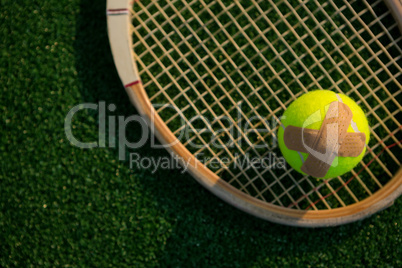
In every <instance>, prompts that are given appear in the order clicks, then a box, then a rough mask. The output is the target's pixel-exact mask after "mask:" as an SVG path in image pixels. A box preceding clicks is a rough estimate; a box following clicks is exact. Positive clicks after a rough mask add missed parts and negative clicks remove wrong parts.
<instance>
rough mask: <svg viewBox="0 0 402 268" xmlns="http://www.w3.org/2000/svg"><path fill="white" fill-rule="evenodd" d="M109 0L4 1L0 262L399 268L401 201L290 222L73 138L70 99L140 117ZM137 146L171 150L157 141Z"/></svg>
mask: <svg viewBox="0 0 402 268" xmlns="http://www.w3.org/2000/svg"><path fill="white" fill-rule="evenodd" d="M104 2H105V1H84V0H81V1H78V0H71V1H65V0H64V1H55V0H49V1H36V0H34V1H29V2H23V1H12V0H1V1H0V3H1V8H0V32H1V34H0V36H1V42H0V57H1V61H0V85H1V88H2V93H1V98H0V100H1V101H0V109H1V120H0V124H1V129H2V130H1V135H0V141H1V142H0V146H1V147H0V148H1V149H0V150H1V154H0V265H1V266H3V267H12V266H28V267H36V266H39V265H45V266H65V267H76V266H135V267H142V266H168V267H177V266H181V267H191V266H227V267H243V266H246V267H259V266H267V267H271V266H312V267H326V266H340V267H350V266H389V267H400V266H401V265H402V261H401V255H402V243H401V242H402V241H401V235H400V232H401V225H402V200H401V199H398V200H397V201H396V202H395V204H394V205H393V206H392V207H390V208H388V209H386V210H384V211H382V212H380V213H378V214H376V215H374V216H372V217H370V218H368V219H365V220H362V221H359V222H356V223H352V224H348V225H344V226H340V227H334V228H322V229H303V228H293V227H287V226H281V225H277V224H273V223H270V222H266V221H262V220H259V219H257V218H254V217H252V216H249V215H247V214H245V213H243V212H241V211H238V210H236V209H235V208H233V207H231V206H229V205H227V204H225V203H224V202H222V201H221V200H220V199H218V198H216V197H215V196H213V195H212V194H211V193H209V192H208V191H206V190H205V189H203V188H202V187H201V186H200V185H199V184H198V183H196V182H195V180H194V179H193V178H191V177H190V176H189V175H188V174H182V173H181V170H173V171H170V172H166V171H164V170H159V171H157V172H156V173H154V174H153V173H152V172H151V171H149V170H142V169H137V168H134V169H132V170H130V168H129V165H128V162H121V161H119V160H118V150H117V149H108V148H96V149H88V150H83V149H79V148H76V147H74V146H72V145H71V144H70V143H69V142H68V141H67V139H66V136H65V133H64V118H65V116H66V115H67V112H68V111H69V110H70V109H71V108H72V107H74V106H75V105H77V104H79V103H84V102H91V103H97V102H98V101H106V103H107V104H110V103H114V104H116V106H117V110H116V111H115V114H116V115H124V116H129V115H131V114H136V111H135V109H134V108H133V107H132V106H131V104H130V103H129V100H128V98H127V96H126V93H125V92H124V90H123V89H122V86H121V82H120V80H119V78H118V75H117V73H116V71H115V67H114V64H113V59H112V56H111V53H110V48H109V45H108V39H107V34H106V22H105V3H104ZM97 122H98V118H97V113H96V112H95V111H87V112H81V113H79V114H77V116H76V117H75V120H74V126H75V129H74V135H75V136H77V137H78V138H79V139H82V140H86V141H93V140H96V139H97V137H98V125H97ZM140 134H141V133H138V132H136V131H130V133H129V138H130V139H132V140H136V139H138V138H139V137H140ZM134 152H136V153H138V154H140V155H141V156H143V157H158V156H167V153H166V151H165V150H164V149H151V148H150V143H147V144H146V145H145V146H144V147H143V148H141V149H138V150H135V151H134Z"/></svg>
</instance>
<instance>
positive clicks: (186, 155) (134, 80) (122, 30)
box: [107, 0, 402, 227]
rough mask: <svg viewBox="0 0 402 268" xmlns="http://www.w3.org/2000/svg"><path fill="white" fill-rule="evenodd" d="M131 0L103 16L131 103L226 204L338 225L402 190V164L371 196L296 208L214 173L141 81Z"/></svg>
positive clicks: (398, 10)
mask: <svg viewBox="0 0 402 268" xmlns="http://www.w3.org/2000/svg"><path fill="white" fill-rule="evenodd" d="M385 2H386V3H387V5H388V6H389V7H390V9H391V10H392V12H393V15H394V17H395V18H396V19H397V21H398V25H399V26H400V29H401V27H402V4H401V2H400V1H398V0H394V1H393V0H386V1H385ZM131 6H132V1H130V0H108V1H107V20H108V32H109V40H110V46H111V50H112V54H113V58H114V62H115V65H116V68H117V70H118V73H119V76H120V78H121V80H122V82H123V84H124V86H125V89H126V91H127V93H128V95H129V97H130V100H131V102H132V103H133V104H134V106H135V107H136V108H137V110H138V112H139V113H140V114H141V115H142V116H143V118H144V119H145V120H146V121H147V122H148V123H149V124H150V126H151V130H152V132H153V134H154V135H155V136H156V137H157V138H158V139H159V141H160V142H161V143H162V144H164V145H169V146H168V147H167V149H168V151H170V152H171V153H173V154H175V155H176V156H178V158H179V159H183V160H184V161H185V162H186V165H188V172H189V173H190V174H191V175H192V176H193V177H194V178H195V179H196V180H197V181H198V182H199V183H200V184H202V185H203V186H204V187H205V188H207V189H208V190H210V191H211V192H212V193H214V194H215V195H216V196H218V197H220V198H221V199H223V200H224V201H226V202H228V203H229V204H231V205H233V206H235V207H237V208H238V209H240V210H243V211H245V212H247V213H250V214H252V215H255V216H257V217H259V218H262V219H265V220H269V221H272V222H276V223H280V224H285V225H291V226H302V227H324V226H336V225H341V224H345V223H349V222H353V221H356V220H360V219H363V218H365V217H368V216H370V215H372V214H374V213H376V212H378V211H381V210H382V209H385V208H387V207H389V206H390V205H392V204H393V202H394V200H395V199H396V198H398V197H399V196H400V195H401V193H402V168H400V169H399V170H398V172H397V173H396V174H395V175H394V177H393V178H392V179H391V180H390V181H389V182H388V183H387V184H386V185H384V187H383V188H381V189H380V190H378V191H377V192H376V193H374V194H373V195H371V196H370V197H368V198H366V199H364V200H362V201H360V202H358V203H355V204H352V205H349V206H346V207H341V208H334V209H329V210H318V211H313V210H307V211H302V210H295V209H290V208H285V207H280V206H276V205H273V204H270V203H266V202H263V201H261V200H258V199H256V198H254V197H251V196H249V195H247V194H245V193H243V192H241V191H240V190H238V189H236V188H234V187H233V186H231V185H230V184H228V183H227V182H225V181H224V180H222V179H220V178H219V176H218V175H216V174H215V173H213V172H212V171H211V170H210V169H208V168H207V167H206V166H205V165H204V164H202V163H201V162H200V161H199V160H197V158H196V157H195V156H194V155H193V154H192V153H191V152H190V151H189V150H188V149H187V148H186V147H185V146H184V145H183V144H182V143H181V142H180V141H178V139H177V138H176V136H175V135H174V134H173V133H172V131H171V130H170V129H169V128H168V127H167V125H166V124H165V122H164V121H163V120H162V118H161V117H160V116H159V115H158V114H157V113H156V111H155V109H154V107H153V106H152V104H151V102H150V100H149V97H148V95H147V93H146V91H145V89H144V87H143V85H142V83H141V80H140V77H139V74H138V69H137V66H136V63H135V61H134V57H133V53H134V52H133V50H132V36H131V30H130V27H132V26H131V21H130V14H129V10H130V8H131Z"/></svg>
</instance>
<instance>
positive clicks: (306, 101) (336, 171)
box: [278, 90, 370, 179]
mask: <svg viewBox="0 0 402 268" xmlns="http://www.w3.org/2000/svg"><path fill="white" fill-rule="evenodd" d="M334 101H339V102H343V103H344V104H346V105H347V106H348V107H349V108H350V110H351V111H352V113H353V118H352V122H351V124H350V125H349V127H348V130H347V132H355V131H354V129H353V127H352V124H355V129H357V130H358V132H362V133H364V134H365V136H366V141H365V142H366V144H368V142H369V138H370V132H369V126H368V122H367V118H366V116H365V114H364V112H363V111H362V109H361V108H360V107H359V106H358V105H357V104H356V103H355V102H354V101H353V100H352V99H351V98H349V97H348V96H346V95H343V94H337V93H335V92H333V91H329V90H316V91H311V92H309V93H306V94H304V95H302V96H301V97H299V98H298V99H296V100H295V101H294V102H293V103H291V105H290V106H289V108H288V109H287V110H286V111H285V113H284V114H283V116H282V118H281V126H280V127H279V131H278V143H279V148H280V150H281V152H282V154H283V156H284V158H285V159H286V161H287V162H288V163H289V165H290V166H291V167H292V168H294V169H295V170H297V171H298V172H300V173H302V174H304V175H305V173H303V172H302V171H301V166H302V164H303V162H304V161H305V160H306V159H307V156H308V154H307V153H303V152H297V151H294V150H290V149H288V148H287V147H286V145H285V142H284V139H283V135H284V132H285V128H286V127H287V126H295V127H303V124H304V122H306V120H307V119H308V118H310V119H311V117H312V116H317V118H316V119H315V120H310V121H312V122H314V123H312V124H309V125H308V126H305V125H304V127H305V128H309V129H316V130H318V129H320V127H321V124H322V121H323V120H324V119H325V115H326V112H327V111H328V108H329V104H330V103H332V102H334ZM317 111H319V113H318V112H317ZM356 127H357V128H356ZM365 152H366V146H364V148H363V150H362V152H361V153H360V155H359V156H357V157H340V156H339V157H338V156H337V157H336V158H335V160H334V161H333V162H332V164H331V167H330V168H329V170H328V172H327V173H326V175H325V176H324V177H322V178H323V179H328V178H333V177H336V176H341V175H343V174H345V173H346V172H348V171H350V170H351V169H352V168H353V167H355V166H356V165H357V164H358V163H359V162H360V160H361V159H362V158H363V156H364V153H365ZM302 158H303V159H302Z"/></svg>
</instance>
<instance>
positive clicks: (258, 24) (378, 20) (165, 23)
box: [131, 0, 402, 210]
mask: <svg viewBox="0 0 402 268" xmlns="http://www.w3.org/2000/svg"><path fill="white" fill-rule="evenodd" d="M131 14H132V33H133V50H134V54H135V61H136V62H137V65H138V67H139V70H140V77H141V80H142V82H143V84H144V87H145V89H146V90H147V93H148V96H149V98H150V101H151V103H152V104H154V105H155V109H156V111H157V112H158V114H159V115H160V116H161V117H162V119H163V120H164V121H165V123H166V124H167V126H168V127H169V128H170V129H171V130H172V132H173V133H174V134H175V135H176V136H177V137H178V138H179V139H180V141H181V142H182V143H183V144H184V145H185V146H186V147H187V148H188V150H190V151H191V152H192V153H193V154H194V155H195V156H196V157H197V158H198V159H199V160H201V161H202V162H203V163H204V164H205V165H206V166H207V167H208V168H210V169H211V170H212V171H214V172H215V173H216V174H218V175H219V176H220V178H221V179H223V180H225V181H226V182H228V183H229V184H231V185H232V186H233V187H235V188H237V189H239V190H241V191H243V192H244V193H246V194H248V195H250V196H253V197H255V198H257V199H260V200H262V201H265V202H269V203H273V204H275V205H278V206H284V207H290V208H294V209H306V208H307V209H313V210H320V209H332V208H336V207H344V206H347V205H350V204H353V203H356V202H359V201H361V200H362V199H364V198H366V197H368V196H371V195H372V194H373V193H375V192H376V191H377V190H378V189H380V188H382V187H383V186H384V185H385V184H386V183H387V182H388V181H389V180H390V179H391V178H392V176H393V174H395V173H396V171H397V170H398V169H399V167H400V165H401V162H400V159H402V153H401V151H402V150H401V148H402V146H401V143H400V140H401V139H402V133H401V132H402V131H401V127H400V126H401V122H402V106H401V103H400V100H401V99H402V90H401V88H402V86H401V83H402V50H401V44H402V37H401V35H400V32H399V29H398V27H397V24H396V23H395V21H394V19H393V18H392V15H391V13H390V12H389V10H388V9H387V7H386V6H385V5H384V3H383V2H382V1H381V0H378V1H368V2H367V1H262V0H252V1H205V0H200V1H198V0H197V1H179V0H172V1H138V2H135V3H134V5H133V10H131ZM315 89H328V90H332V91H334V92H336V93H343V94H346V95H348V96H350V97H351V98H352V99H354V100H356V101H357V103H358V104H359V105H360V106H361V107H362V109H363V110H364V111H365V112H366V115H367V117H368V120H369V124H370V135H371V137H370V142H369V144H368V145H367V152H366V155H365V157H364V158H363V160H362V161H361V163H360V164H359V165H358V166H357V167H356V168H355V170H352V171H351V172H350V173H348V174H346V175H344V176H342V177H338V178H334V179H331V180H325V181H323V180H317V179H314V178H311V177H308V176H303V175H301V174H299V173H297V172H296V171H294V170H293V169H292V168H290V167H289V166H287V169H285V170H284V169H282V168H281V167H282V165H281V163H282V162H281V159H280V157H281V153H280V151H279V148H278V146H277V143H276V132H277V129H278V127H280V116H281V115H282V114H283V112H284V111H285V109H286V107H288V106H289V104H290V103H291V102H292V101H293V100H295V99H296V98H297V97H299V96H300V95H302V94H304V93H305V92H308V91H310V90H315ZM395 143H396V144H397V146H394V148H392V149H391V146H390V144H395ZM380 151H381V152H384V153H383V154H382V155H381V157H377V154H378V153H379V152H380ZM373 159H375V160H373ZM258 160H259V161H261V163H264V165H261V164H260V166H258V165H255V163H250V161H255V162H256V161H257V162H258ZM369 162H370V165H369V166H368V165H367V164H368V163H369ZM360 169H362V171H359V170H360ZM356 170H357V171H359V172H357V171H356ZM351 176H352V177H353V178H354V179H353V180H350V181H349V177H351ZM317 200H319V202H317Z"/></svg>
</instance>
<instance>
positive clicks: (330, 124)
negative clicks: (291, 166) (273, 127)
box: [284, 101, 366, 178]
mask: <svg viewBox="0 0 402 268" xmlns="http://www.w3.org/2000/svg"><path fill="white" fill-rule="evenodd" d="M352 117H353V113H352V111H351V110H350V108H349V107H348V106H347V105H346V104H344V103H341V102H338V101H334V102H332V103H331V104H330V106H329V108H328V111H327V114H326V115H325V119H324V121H323V122H322V124H321V128H320V129H319V130H314V129H307V128H300V127H295V126H288V127H286V129H285V133H284V142H285V145H286V147H287V148H288V149H290V150H295V151H299V152H303V153H308V154H309V155H308V157H307V159H306V161H305V162H304V163H303V165H302V167H301V170H302V171H303V172H304V173H306V174H308V175H311V176H314V177H317V178H320V177H324V176H325V174H327V172H328V170H329V168H330V167H331V164H332V162H333V161H334V159H335V157H336V156H342V157H356V156H358V155H360V154H361V152H362V150H363V148H364V145H365V141H366V135H365V134H364V133H348V132H347V129H348V127H349V125H350V122H351V120H352Z"/></svg>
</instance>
